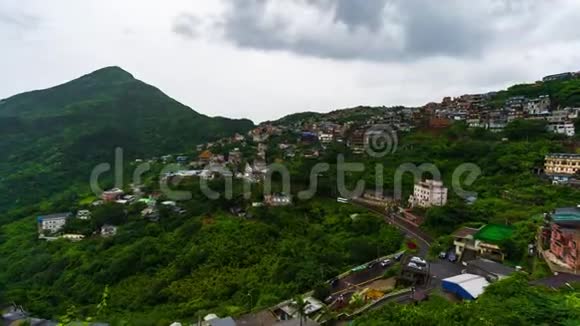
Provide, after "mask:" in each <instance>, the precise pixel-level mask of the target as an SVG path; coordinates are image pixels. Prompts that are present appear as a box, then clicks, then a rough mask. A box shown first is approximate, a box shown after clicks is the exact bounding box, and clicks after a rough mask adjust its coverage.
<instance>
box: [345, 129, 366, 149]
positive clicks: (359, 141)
mask: <svg viewBox="0 0 580 326" xmlns="http://www.w3.org/2000/svg"><path fill="white" fill-rule="evenodd" d="M347 146H348V147H349V148H350V150H351V151H352V152H353V153H354V154H362V153H364V151H365V133H364V131H363V130H356V131H354V132H353V133H352V134H351V135H350V137H349V138H348V143H347Z"/></svg>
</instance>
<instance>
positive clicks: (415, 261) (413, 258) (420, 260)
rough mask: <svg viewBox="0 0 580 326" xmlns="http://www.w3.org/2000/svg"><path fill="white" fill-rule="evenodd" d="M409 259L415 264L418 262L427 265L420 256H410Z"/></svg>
mask: <svg viewBox="0 0 580 326" xmlns="http://www.w3.org/2000/svg"><path fill="white" fill-rule="evenodd" d="M411 261H412V262H413V263H415V264H420V265H427V261H426V260H425V259H423V258H421V257H417V256H415V257H412V258H411Z"/></svg>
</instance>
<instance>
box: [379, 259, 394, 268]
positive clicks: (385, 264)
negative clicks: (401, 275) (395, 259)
mask: <svg viewBox="0 0 580 326" xmlns="http://www.w3.org/2000/svg"><path fill="white" fill-rule="evenodd" d="M391 263H392V261H391V260H390V259H385V260H383V261H381V266H382V267H385V266H388V265H390V264H391Z"/></svg>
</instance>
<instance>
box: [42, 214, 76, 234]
mask: <svg viewBox="0 0 580 326" xmlns="http://www.w3.org/2000/svg"><path fill="white" fill-rule="evenodd" d="M71 216H72V214H71V213H58V214H50V215H44V216H39V217H38V218H37V221H38V228H39V231H40V232H43V231H49V232H51V233H56V232H58V231H60V230H62V228H63V227H64V226H65V224H66V221H67V220H68V219H69V218H70V217H71Z"/></svg>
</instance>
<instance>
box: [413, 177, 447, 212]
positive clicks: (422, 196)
mask: <svg viewBox="0 0 580 326" xmlns="http://www.w3.org/2000/svg"><path fill="white" fill-rule="evenodd" d="M409 203H410V204H411V206H418V207H431V206H444V205H445V204H446V203H447V188H445V187H443V182H441V181H437V180H425V181H421V182H419V183H417V184H415V188H414V189H413V194H412V195H411V196H410V197H409Z"/></svg>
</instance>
